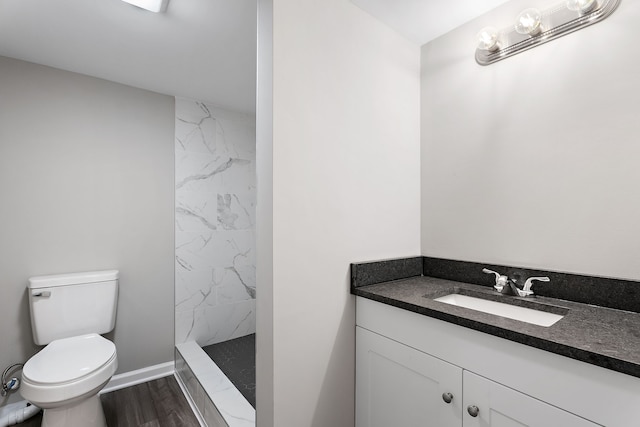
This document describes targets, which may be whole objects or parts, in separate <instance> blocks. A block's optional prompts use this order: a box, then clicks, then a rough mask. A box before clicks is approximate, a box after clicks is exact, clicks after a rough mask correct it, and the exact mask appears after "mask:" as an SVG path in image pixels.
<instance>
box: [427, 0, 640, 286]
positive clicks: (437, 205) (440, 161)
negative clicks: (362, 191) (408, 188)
mask: <svg viewBox="0 0 640 427" xmlns="http://www.w3.org/2000/svg"><path fill="white" fill-rule="evenodd" d="M535 3H536V2H535V1H533V3H532V1H526V0H514V1H511V2H508V3H507V4H505V5H504V6H501V7H500V8H498V9H496V10H495V11H493V12H491V13H489V14H487V15H484V16H482V17H480V18H478V19H476V20H474V21H472V22H471V23H468V24H466V25H464V26H462V27H460V28H458V29H456V30H454V31H453V32H451V33H449V34H447V35H445V36H443V37H441V38H439V39H437V40H435V41H433V42H431V43H428V44H426V45H425V46H423V48H422V87H421V91H422V111H421V114H422V118H421V122H422V129H421V140H422V143H421V146H422V152H421V156H422V178H421V182H422V187H421V192H422V207H421V212H422V214H421V216H422V242H421V245H422V251H423V254H424V255H430V256H439V257H445V258H453V259H462V260H470V261H478V262H491V263H496V264H512V265H520V266H528V267H534V268H535V267H538V268H542V269H550V270H561V271H569V272H577V273H585V274H592V275H603V276H613V277H621V278H629V279H636V280H638V279H640V263H639V262H638V259H640V239H638V236H639V235H640V221H639V220H638V219H639V218H640V193H639V191H638V182H640V168H639V167H638V159H640V143H639V136H640V120H639V117H640V101H639V100H638V94H640V78H639V76H640V57H639V56H638V55H637V50H638V47H637V42H638V40H639V39H640V27H638V25H637V22H638V19H640V2H634V1H622V2H621V4H620V6H619V8H618V10H616V11H615V13H614V14H613V15H612V16H610V17H609V18H608V19H606V20H605V21H602V22H600V23H597V24H595V25H592V26H590V27H588V28H586V29H582V30H580V31H578V32H575V33H572V34H570V35H568V36H565V37H562V38H560V39H557V40H554V41H551V42H549V43H547V44H545V45H542V46H539V47H536V48H534V49H532V50H529V51H526V52H524V53H521V54H519V55H516V56H513V57H511V58H507V59H505V60H503V61H500V62H498V63H495V64H492V65H489V66H487V67H482V66H480V65H478V64H476V63H475V61H474V57H473V54H474V44H473V40H474V36H475V34H476V33H477V32H478V31H479V30H480V29H481V28H482V27H484V26H487V25H493V26H496V27H507V26H509V25H511V23H512V22H513V20H514V17H515V16H516V15H517V14H518V12H519V11H521V10H522V9H524V8H526V7H531V6H533V5H535ZM539 3H540V5H539V6H544V5H545V4H544V2H543V1H539ZM547 5H548V4H547Z"/></svg>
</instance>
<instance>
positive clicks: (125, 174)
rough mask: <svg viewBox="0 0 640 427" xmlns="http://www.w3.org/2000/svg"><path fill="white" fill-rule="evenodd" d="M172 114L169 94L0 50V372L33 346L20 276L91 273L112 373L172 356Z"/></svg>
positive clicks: (22, 358)
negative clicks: (108, 304)
mask: <svg viewBox="0 0 640 427" xmlns="http://www.w3.org/2000/svg"><path fill="white" fill-rule="evenodd" d="M173 121H174V101H173V98H172V97H169V96H164V95H159V94H156V93H152V92H148V91H144V90H140V89H135V88H131V87H128V86H123V85H120V84H116V83H111V82H107V81H105V80H100V79H96V78H92V77H87V76H83V75H79V74H75V73H70V72H67V71H61V70H56V69H53V68H48V67H44V66H40V65H35V64H31V63H27V62H22V61H17V60H13V59H8V58H2V57H0V197H1V202H0V302H1V305H2V321H0V366H1V368H0V369H4V367H5V366H8V365H9V364H11V363H16V362H24V361H25V360H26V359H27V358H29V357H30V356H31V355H32V354H33V353H34V352H35V351H36V347H35V346H34V345H33V341H32V336H31V325H30V320H29V310H28V304H27V294H26V286H27V283H28V282H27V281H28V278H29V277H31V276H35V275H42V274H54V273H65V272H74V271H87V270H98V269H118V270H120V295H119V302H118V313H117V316H118V317H117V322H116V326H115V330H114V332H113V333H111V334H109V337H110V338H112V339H114V341H115V344H116V347H117V351H118V360H119V369H118V371H119V372H126V371H131V370H135V369H140V368H143V367H146V366H150V365H155V364H159V363H163V362H167V361H170V360H172V359H173V334H174V331H173V210H174V209H173V192H174V191H173V187H174V185H173V134H174V129H173ZM13 399H19V396H17V395H14V397H13ZM4 403H6V401H5V400H2V401H0V405H2V404H4Z"/></svg>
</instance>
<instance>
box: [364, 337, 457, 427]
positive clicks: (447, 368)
mask: <svg viewBox="0 0 640 427" xmlns="http://www.w3.org/2000/svg"><path fill="white" fill-rule="evenodd" d="M445 393H449V394H450V395H451V397H452V399H451V401H450V402H449V403H447V402H445V400H449V398H448V396H445V397H446V399H445V398H444V397H443V394H445ZM461 425H462V369H461V368H459V367H457V366H454V365H452V364H450V363H446V362H444V361H442V360H440V359H436V358H435V357H432V356H429V355H428V354H425V353H422V352H421V351H418V350H416V349H414V348H411V347H408V346H406V345H403V344H400V343H398V342H396V341H392V340H390V339H388V338H385V337H383V336H381V335H378V334H375V333H373V332H371V331H368V330H366V329H362V328H360V327H357V328H356V427H460V426H461Z"/></svg>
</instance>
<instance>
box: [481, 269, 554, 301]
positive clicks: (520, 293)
mask: <svg viewBox="0 0 640 427" xmlns="http://www.w3.org/2000/svg"><path fill="white" fill-rule="evenodd" d="M482 272H483V273H488V274H495V275H496V284H495V285H494V286H493V287H494V288H495V290H496V291H498V292H500V293H501V294H505V295H514V296H517V297H529V296H533V295H534V293H533V291H532V290H531V286H533V281H534V280H539V281H541V282H548V281H549V278H548V277H529V278H528V279H527V280H526V281H525V282H524V286H523V287H522V289H520V288H518V286H517V285H516V282H515V281H514V280H513V279H510V278H509V277H508V276H505V275H503V274H500V273H498V272H496V271H493V270H489V269H487V268H483V269H482Z"/></svg>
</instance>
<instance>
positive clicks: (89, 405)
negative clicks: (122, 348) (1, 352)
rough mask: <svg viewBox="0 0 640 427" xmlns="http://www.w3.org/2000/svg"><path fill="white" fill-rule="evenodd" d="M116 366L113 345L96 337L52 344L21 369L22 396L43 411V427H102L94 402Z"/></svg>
mask: <svg viewBox="0 0 640 427" xmlns="http://www.w3.org/2000/svg"><path fill="white" fill-rule="evenodd" d="M117 366H118V360H117V357H116V348H115V345H114V344H113V343H112V342H111V341H109V340H107V339H105V338H103V337H101V336H100V335H97V334H87V335H82V336H79V337H71V338H64V339H60V340H55V341H52V342H51V343H50V344H49V345H47V346H46V347H45V348H44V349H43V350H41V351H40V352H39V353H37V354H36V355H35V356H33V357H32V358H31V359H29V360H28V361H27V363H26V364H25V365H24V368H23V371H22V386H21V390H22V396H23V397H24V398H25V399H27V400H28V401H30V402H31V403H33V404H34V405H36V406H39V407H41V408H43V409H45V411H44V416H43V421H42V425H43V426H48V427H64V426H66V427H72V426H74V425H77V426H79V427H80V426H82V427H85V426H86V427H90V426H91V427H93V426H95V427H104V426H106V423H105V420H104V415H103V413H102V410H101V406H100V402H99V400H98V401H97V402H95V400H96V399H99V397H98V392H100V390H102V388H103V387H104V386H105V385H106V384H107V383H108V382H109V380H110V379H111V377H112V376H113V374H114V373H115V371H116V368H117Z"/></svg>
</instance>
